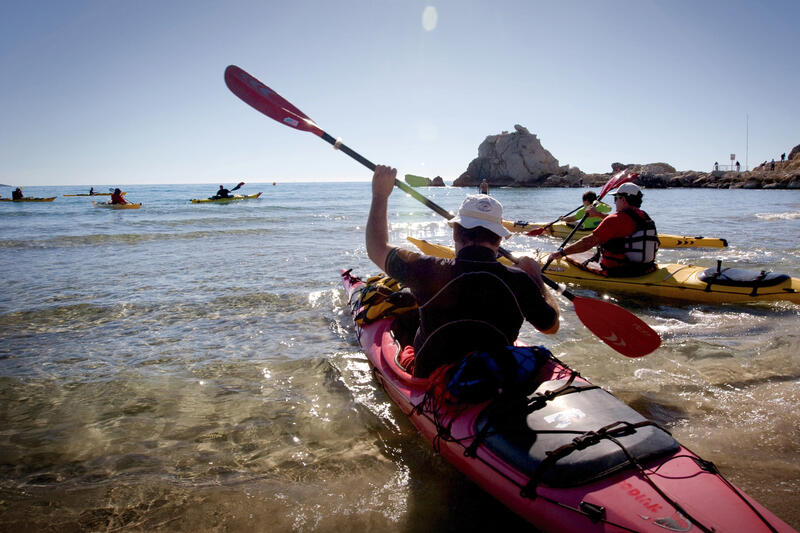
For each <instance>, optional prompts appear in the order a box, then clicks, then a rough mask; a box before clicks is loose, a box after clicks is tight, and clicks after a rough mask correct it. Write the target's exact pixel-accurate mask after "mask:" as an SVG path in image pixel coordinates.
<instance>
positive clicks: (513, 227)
mask: <svg viewBox="0 0 800 533" xmlns="http://www.w3.org/2000/svg"><path fill="white" fill-rule="evenodd" d="M503 226H505V228H506V229H507V230H508V231H511V232H513V233H528V232H529V231H533V230H535V229H539V228H542V227H544V226H547V222H524V221H516V222H512V221H510V220H504V221H503ZM571 231H572V226H569V225H567V223H566V222H556V223H555V224H553V225H551V226H550V227H548V228H547V229H546V230H545V231H544V232H543V233H542V235H548V236H550V237H557V238H559V239H564V238H566V237H567V235H569V233H570V232H571ZM590 233H591V231H590V230H583V229H582V230H578V231H576V232H575V235H574V237H573V238H574V239H575V240H578V239H580V238H581V237H585V236H586V235H589V234H590ZM658 240H659V241H661V248H726V247H727V246H728V241H727V240H725V239H720V238H718V237H702V236H700V237H693V236H691V235H671V234H668V233H659V234H658Z"/></svg>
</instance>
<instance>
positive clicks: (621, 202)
mask: <svg viewBox="0 0 800 533" xmlns="http://www.w3.org/2000/svg"><path fill="white" fill-rule="evenodd" d="M642 197H643V195H642V190H641V189H640V188H639V186H638V185H636V184H634V183H623V184H622V185H621V186H620V187H619V189H617V190H616V191H615V192H614V205H615V207H616V212H615V213H614V214H612V215H608V216H606V217H605V218H604V219H603V220H602V222H600V224H599V225H598V226H597V228H595V229H594V231H592V233H591V234H589V235H587V236H586V237H584V238H582V239H581V240H579V241H578V242H576V243H574V244H570V245H569V246H566V247H565V248H563V249H562V250H558V251H556V252H553V253H552V254H550V255H549V256H548V258H547V261H548V262H551V261H555V260H556V259H558V258H559V257H565V256H568V255H571V254H578V253H581V252H585V251H587V250H591V249H592V248H594V247H595V246H597V247H598V253H597V254H596V255H595V257H593V258H592V259H591V260H590V261H592V260H596V259H597V258H599V259H600V266H601V267H602V269H603V272H605V273H606V274H608V275H609V276H614V277H629V276H641V275H644V274H647V273H649V272H652V271H653V270H655V269H656V264H655V261H656V253H657V252H658V246H659V241H658V231H657V230H656V225H655V222H653V220H652V219H651V218H650V216H649V215H648V214H647V213H645V212H644V211H642V210H641V209H640V207H641V205H642ZM587 211H588V213H589V215H590V216H597V215H600V214H601V213H599V212H597V211H596V210H594V211H593V210H592V209H588V210H587ZM598 254H599V255H598Z"/></svg>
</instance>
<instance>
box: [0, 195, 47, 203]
mask: <svg viewBox="0 0 800 533" xmlns="http://www.w3.org/2000/svg"><path fill="white" fill-rule="evenodd" d="M55 199H56V197H55V196H51V197H50V198H34V197H32V196H25V197H23V198H20V199H19V200H14V199H13V198H0V202H52V201H53V200H55Z"/></svg>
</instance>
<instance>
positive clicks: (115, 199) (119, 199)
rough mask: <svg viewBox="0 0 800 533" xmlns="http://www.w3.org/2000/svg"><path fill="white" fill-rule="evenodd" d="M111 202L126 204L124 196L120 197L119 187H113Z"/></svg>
mask: <svg viewBox="0 0 800 533" xmlns="http://www.w3.org/2000/svg"><path fill="white" fill-rule="evenodd" d="M111 203H112V204H127V203H128V202H127V201H126V200H125V198H123V197H122V191H121V190H119V189H114V192H113V193H111Z"/></svg>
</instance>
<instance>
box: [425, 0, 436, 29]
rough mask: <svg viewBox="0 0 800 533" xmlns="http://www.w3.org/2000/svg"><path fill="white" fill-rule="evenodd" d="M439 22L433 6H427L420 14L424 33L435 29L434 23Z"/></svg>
mask: <svg viewBox="0 0 800 533" xmlns="http://www.w3.org/2000/svg"><path fill="white" fill-rule="evenodd" d="M438 20H439V14H438V13H437V12H436V8H435V7H433V6H427V7H426V8H425V10H424V11H423V12H422V27H423V28H424V29H425V31H433V30H435V29H436V22H437V21H438Z"/></svg>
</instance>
